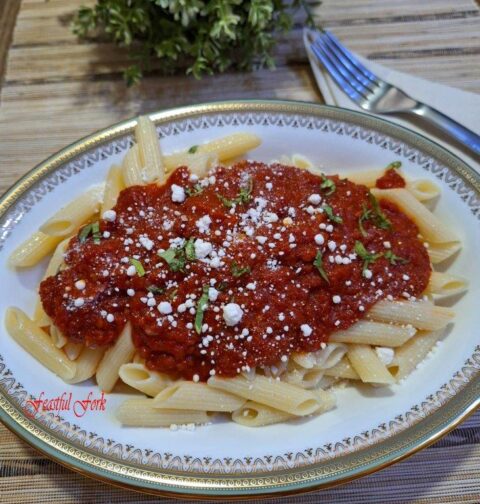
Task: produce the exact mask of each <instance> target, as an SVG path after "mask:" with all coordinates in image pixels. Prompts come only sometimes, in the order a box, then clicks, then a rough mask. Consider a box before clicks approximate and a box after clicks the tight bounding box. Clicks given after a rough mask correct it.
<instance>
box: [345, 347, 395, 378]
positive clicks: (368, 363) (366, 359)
mask: <svg viewBox="0 0 480 504" xmlns="http://www.w3.org/2000/svg"><path fill="white" fill-rule="evenodd" d="M347 358H348V360H349V361H350V364H351V365H352V368H353V369H354V370H355V371H356V372H357V374H358V376H360V379H361V380H362V381H363V382H366V383H377V384H382V385H389V384H392V383H394V382H395V380H394V379H393V376H392V375H391V374H390V372H389V371H388V369H387V367H386V366H385V364H384V363H383V362H382V361H381V360H380V359H379V357H378V355H377V354H376V352H375V351H374V350H373V348H372V347H371V346H370V345H359V344H354V345H350V346H349V349H348V352H347Z"/></svg>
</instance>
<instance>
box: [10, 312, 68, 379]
mask: <svg viewBox="0 0 480 504" xmlns="http://www.w3.org/2000/svg"><path fill="white" fill-rule="evenodd" d="M5 327H6V329H7V332H8V334H10V336H11V337H12V338H13V339H14V340H15V341H16V342H17V343H18V344H19V345H21V346H22V347H23V348H24V349H25V350H26V351H27V352H28V353H30V355H32V356H33V357H35V359H37V360H38V361H39V362H40V363H41V364H43V365H44V366H45V367H46V368H48V369H50V371H52V372H53V373H55V374H56V375H58V376H60V378H62V379H64V380H68V379H71V378H72V377H73V376H74V375H75V363H74V362H71V361H70V360H68V358H67V357H66V355H65V354H64V353H63V351H62V350H60V349H58V348H57V347H56V346H55V345H54V344H53V342H52V340H51V339H50V337H49V335H48V334H47V333H46V332H45V331H43V330H42V329H40V328H39V327H38V326H37V325H36V324H35V323H34V322H33V321H32V320H30V319H29V318H28V317H27V315H26V314H25V313H24V312H23V311H22V310H20V309H19V308H12V307H10V308H8V309H7V312H6V315H5Z"/></svg>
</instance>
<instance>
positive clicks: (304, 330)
mask: <svg viewBox="0 0 480 504" xmlns="http://www.w3.org/2000/svg"><path fill="white" fill-rule="evenodd" d="M300 330H301V331H302V334H303V335H304V336H305V337H308V336H310V335H311V334H312V332H313V329H312V328H311V327H310V326H309V325H308V324H302V325H301V326H300Z"/></svg>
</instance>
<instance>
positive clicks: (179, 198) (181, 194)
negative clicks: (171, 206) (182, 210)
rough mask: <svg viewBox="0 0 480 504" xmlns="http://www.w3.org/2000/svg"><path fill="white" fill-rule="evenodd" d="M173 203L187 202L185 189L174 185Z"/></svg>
mask: <svg viewBox="0 0 480 504" xmlns="http://www.w3.org/2000/svg"><path fill="white" fill-rule="evenodd" d="M171 189H172V201H174V202H176V203H183V202H184V201H185V189H184V188H183V187H180V186H179V185H177V184H172V187H171Z"/></svg>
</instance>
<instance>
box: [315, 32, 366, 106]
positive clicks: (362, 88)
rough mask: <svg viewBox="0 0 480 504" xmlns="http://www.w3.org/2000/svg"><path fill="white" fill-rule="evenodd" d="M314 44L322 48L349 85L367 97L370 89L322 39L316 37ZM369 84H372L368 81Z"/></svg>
mask: <svg viewBox="0 0 480 504" xmlns="http://www.w3.org/2000/svg"><path fill="white" fill-rule="evenodd" d="M314 44H315V45H316V46H317V47H318V48H319V49H321V50H322V52H323V54H324V55H325V56H326V57H327V58H328V59H329V61H330V63H331V64H332V65H333V66H334V67H335V68H336V70H337V71H338V72H340V73H341V74H342V76H343V77H344V78H345V80H346V81H347V82H348V83H349V84H350V86H351V87H353V88H355V89H356V90H357V91H358V92H359V93H360V94H362V95H363V96H365V97H367V96H368V95H369V94H370V93H371V92H372V90H371V89H370V88H369V87H367V86H366V85H365V84H364V83H363V82H360V81H359V80H358V79H357V78H356V75H355V74H354V73H352V72H351V71H349V70H348V68H346V67H345V66H344V65H343V63H342V62H341V61H340V60H339V59H338V58H337V56H336V55H335V54H334V53H333V52H332V50H331V49H330V48H329V47H328V46H327V45H326V44H325V43H324V41H323V40H322V39H321V38H320V37H319V38H317V39H316V41H315V42H314ZM369 83H370V86H371V85H372V84H371V82H370V81H369Z"/></svg>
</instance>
